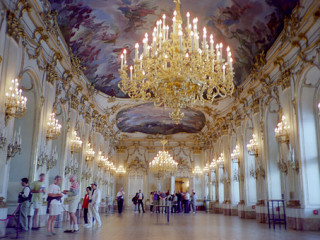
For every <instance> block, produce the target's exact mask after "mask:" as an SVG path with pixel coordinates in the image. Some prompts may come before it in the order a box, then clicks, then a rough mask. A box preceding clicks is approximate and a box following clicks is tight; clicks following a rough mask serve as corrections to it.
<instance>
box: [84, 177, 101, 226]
mask: <svg viewBox="0 0 320 240" xmlns="http://www.w3.org/2000/svg"><path fill="white" fill-rule="evenodd" d="M91 187H92V194H91V197H90V200H89V216H88V225H87V226H85V227H86V228H90V227H92V217H93V218H94V220H95V221H96V222H97V223H98V227H101V225H102V223H101V219H100V215H99V206H100V202H101V191H100V189H98V184H97V183H96V182H94V183H92V184H91Z"/></svg>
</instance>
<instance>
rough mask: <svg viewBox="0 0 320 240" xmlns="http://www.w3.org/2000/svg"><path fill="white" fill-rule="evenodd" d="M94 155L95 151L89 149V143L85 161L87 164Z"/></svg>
mask: <svg viewBox="0 0 320 240" xmlns="http://www.w3.org/2000/svg"><path fill="white" fill-rule="evenodd" d="M94 154H95V151H94V150H93V148H92V147H91V143H90V142H89V143H88V144H87V151H86V161H87V162H90V161H93V159H94Z"/></svg>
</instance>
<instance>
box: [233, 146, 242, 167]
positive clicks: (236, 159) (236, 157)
mask: <svg viewBox="0 0 320 240" xmlns="http://www.w3.org/2000/svg"><path fill="white" fill-rule="evenodd" d="M239 156H240V147H239V145H236V147H235V148H234V149H233V151H232V153H231V160H232V162H234V163H238V162H239Z"/></svg>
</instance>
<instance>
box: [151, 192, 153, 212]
mask: <svg viewBox="0 0 320 240" xmlns="http://www.w3.org/2000/svg"><path fill="white" fill-rule="evenodd" d="M153 196H154V193H153V192H151V193H150V212H153V204H154V202H153Z"/></svg>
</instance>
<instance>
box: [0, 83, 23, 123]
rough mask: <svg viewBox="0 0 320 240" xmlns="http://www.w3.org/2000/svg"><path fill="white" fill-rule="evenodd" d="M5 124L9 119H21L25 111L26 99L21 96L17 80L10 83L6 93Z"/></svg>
mask: <svg viewBox="0 0 320 240" xmlns="http://www.w3.org/2000/svg"><path fill="white" fill-rule="evenodd" d="M5 107H6V123H7V120H8V119H9V117H14V118H22V117H23V116H24V115H25V113H26V110H27V98H26V97H24V96H22V89H20V88H19V80H18V79H15V80H12V81H11V86H10V87H9V91H8V92H7V93H6V102H5Z"/></svg>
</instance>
